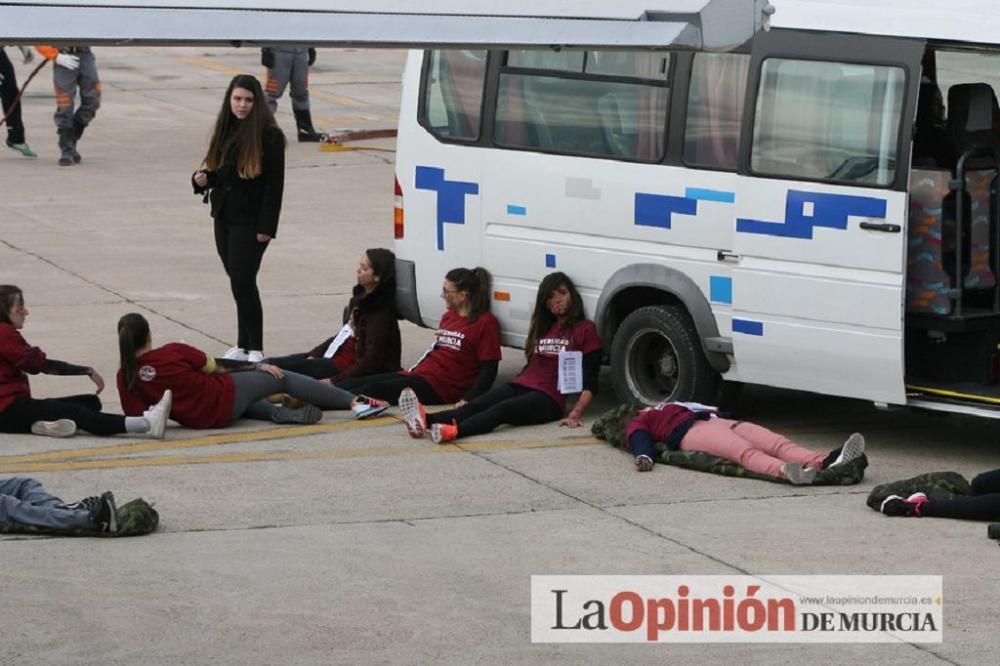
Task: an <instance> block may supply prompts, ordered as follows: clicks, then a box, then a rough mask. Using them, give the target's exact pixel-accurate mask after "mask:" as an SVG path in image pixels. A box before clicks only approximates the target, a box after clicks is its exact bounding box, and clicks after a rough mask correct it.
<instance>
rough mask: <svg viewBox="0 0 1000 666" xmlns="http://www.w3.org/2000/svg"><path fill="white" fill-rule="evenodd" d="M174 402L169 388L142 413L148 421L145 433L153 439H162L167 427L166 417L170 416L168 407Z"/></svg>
mask: <svg viewBox="0 0 1000 666" xmlns="http://www.w3.org/2000/svg"><path fill="white" fill-rule="evenodd" d="M173 402H174V394H173V393H171V391H170V389H167V390H166V391H164V392H163V397H162V398H160V401H159V402H158V403H156V404H155V405H153V406H152V407H150V408H149V409H147V410H146V411H145V412H143V413H142V415H143V416H144V417H145V418H146V422H147V423H149V432H148V433H146V434H148V435H149V436H150V437H152V438H153V439H163V434H164V432H165V431H166V429H167V419H168V418H170V407H171V405H173Z"/></svg>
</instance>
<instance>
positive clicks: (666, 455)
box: [590, 405, 868, 486]
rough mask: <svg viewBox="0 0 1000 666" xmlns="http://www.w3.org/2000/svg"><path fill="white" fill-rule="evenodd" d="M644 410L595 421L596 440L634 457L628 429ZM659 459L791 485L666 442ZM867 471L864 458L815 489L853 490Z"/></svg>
mask: <svg viewBox="0 0 1000 666" xmlns="http://www.w3.org/2000/svg"><path fill="white" fill-rule="evenodd" d="M640 409H642V408H641V407H638V406H636V405H619V406H618V407H615V408H614V409H611V410H610V411H608V412H606V413H604V414H603V415H601V416H600V417H598V419H597V420H596V421H594V425H593V426H591V428H590V432H591V433H592V434H593V435H594V437H597V438H598V439H603V440H604V441H606V442H607V443H608V444H611V445H612V446H614V447H615V448H618V449H622V450H624V451H629V452H630V453H631V451H630V450H629V446H628V442H626V441H625V427H626V426H627V425H628V422H629V421H630V420H631V419H632V417H633V416H635V415H636V413H637V412H638V411H639V410H640ZM656 458H657V462H660V463H662V464H664V465H674V466H676V467H684V468H686V469H693V470H696V471H699V472H708V473H710V474H721V475H722V476H737V477H741V478H744V479H759V480H761V481H772V482H774V483H788V481H786V480H785V479H779V478H776V477H773V476H770V475H767V474H759V473H757V472H751V471H750V470H748V469H746V468H744V467H743V466H741V465H740V464H738V463H735V462H733V461H731V460H726V459H725V458H720V457H718V456H713V455H711V454H709V453H702V452H701V451H670V450H668V449H667V446H666V444H664V443H663V442H657V443H656ZM867 467H868V458H867V457H866V456H864V455H862V456H861V457H860V458H857V459H856V460H852V461H851V462H849V463H846V464H843V465H837V466H836V467H831V468H829V469H824V470H821V471H820V473H819V474H818V475H817V476H816V481H814V482H813V484H812V485H814V486H850V485H854V484H857V483H861V480H862V479H864V478H865V469H866V468H867Z"/></svg>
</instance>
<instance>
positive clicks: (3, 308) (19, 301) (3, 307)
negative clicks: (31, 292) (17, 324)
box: [0, 284, 24, 326]
mask: <svg viewBox="0 0 1000 666" xmlns="http://www.w3.org/2000/svg"><path fill="white" fill-rule="evenodd" d="M23 304H24V294H23V293H21V288H20V287H15V286H14V285H12V284H0V322H3V323H5V324H10V325H12V326H13V324H14V322H12V321H11V320H10V311H11V310H13V309H14V308H15V307H17V306H18V305H23Z"/></svg>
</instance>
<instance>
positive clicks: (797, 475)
mask: <svg viewBox="0 0 1000 666" xmlns="http://www.w3.org/2000/svg"><path fill="white" fill-rule="evenodd" d="M781 473H782V474H784V475H785V478H786V479H788V481H789V482H790V483H791V484H792V485H795V486H808V485H809V484H811V483H812V482H813V481H815V480H816V470H814V469H813V468H812V467H803V466H802V465H800V464H799V463H795V462H786V463H785V464H784V465H782V466H781Z"/></svg>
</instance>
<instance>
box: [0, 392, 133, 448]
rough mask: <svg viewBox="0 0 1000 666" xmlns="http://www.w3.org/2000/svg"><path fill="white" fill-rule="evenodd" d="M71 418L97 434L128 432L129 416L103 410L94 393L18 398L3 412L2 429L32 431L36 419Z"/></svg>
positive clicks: (82, 427)
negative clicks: (59, 396) (39, 398)
mask: <svg viewBox="0 0 1000 666" xmlns="http://www.w3.org/2000/svg"><path fill="white" fill-rule="evenodd" d="M57 419H69V420H70V421H73V422H74V423H76V427H77V428H79V429H80V430H86V431H87V432H89V433H91V434H93V435H100V436H102V437H103V436H108V435H120V434H122V433H123V432H125V417H124V416H120V415H118V414H105V413H103V412H102V411H101V399H100V398H98V397H97V396H96V395H94V394H92V393H88V394H86V395H71V396H67V397H65V398H48V399H46V400H35V399H34V398H18V399H17V400H15V401H14V402H12V403H11V404H9V405H8V406H7V409H5V410H3V411H2V412H0V432H10V433H25V432H31V424H32V423H35V422H36V421H55V420H57Z"/></svg>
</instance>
